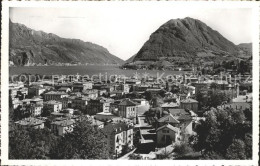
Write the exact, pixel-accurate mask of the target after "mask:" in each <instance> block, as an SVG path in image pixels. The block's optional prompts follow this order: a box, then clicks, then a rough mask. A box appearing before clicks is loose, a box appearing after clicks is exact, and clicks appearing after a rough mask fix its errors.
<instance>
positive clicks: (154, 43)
mask: <svg viewBox="0 0 260 166" xmlns="http://www.w3.org/2000/svg"><path fill="white" fill-rule="evenodd" d="M239 51H240V48H239V47H237V46H236V45H235V44H233V43H232V42H230V41H229V40H227V39H226V38H225V37H223V36H222V35H221V34H220V33H219V32H217V31H215V30H213V29H211V28H210V27H209V26H207V25H206V24H205V23H203V22H201V21H200V20H197V19H193V18H189V17H186V18H184V19H172V20H169V21H168V22H166V23H165V24H163V25H162V26H160V27H159V28H158V29H157V30H156V31H155V32H153V33H152V34H151V36H150V38H149V40H148V41H146V42H145V43H144V45H143V47H142V48H141V49H140V50H139V51H138V53H137V54H136V56H135V57H134V58H133V62H136V61H143V62H144V61H161V60H164V61H165V60H166V61H168V62H171V63H173V64H180V63H182V64H183V63H185V64H199V63H202V62H212V61H218V62H219V61H225V60H228V59H233V58H235V57H236V56H237V55H238V52H239Z"/></svg>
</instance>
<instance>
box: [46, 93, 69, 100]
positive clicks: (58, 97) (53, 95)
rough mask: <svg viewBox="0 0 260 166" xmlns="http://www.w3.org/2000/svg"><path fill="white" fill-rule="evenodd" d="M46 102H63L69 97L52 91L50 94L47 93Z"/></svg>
mask: <svg viewBox="0 0 260 166" xmlns="http://www.w3.org/2000/svg"><path fill="white" fill-rule="evenodd" d="M43 96H44V100H45V101H48V100H61V99H62V98H64V97H68V96H69V95H68V94H67V93H65V92H57V91H50V92H48V93H45V94H44V95H43Z"/></svg>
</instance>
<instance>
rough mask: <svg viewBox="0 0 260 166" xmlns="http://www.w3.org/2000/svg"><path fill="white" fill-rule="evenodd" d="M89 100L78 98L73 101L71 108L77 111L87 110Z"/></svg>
mask: <svg viewBox="0 0 260 166" xmlns="http://www.w3.org/2000/svg"><path fill="white" fill-rule="evenodd" d="M88 101H89V99H88V98H86V97H76V98H75V99H72V102H71V107H72V108H75V109H80V110H85V109H86V108H87V105H88Z"/></svg>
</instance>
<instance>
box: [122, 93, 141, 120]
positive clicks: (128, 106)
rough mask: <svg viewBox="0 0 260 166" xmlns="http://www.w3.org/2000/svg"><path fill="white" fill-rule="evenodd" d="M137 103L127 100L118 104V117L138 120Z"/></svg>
mask: <svg viewBox="0 0 260 166" xmlns="http://www.w3.org/2000/svg"><path fill="white" fill-rule="evenodd" d="M137 105H138V104H137V103H135V102H134V101H132V100H130V99H128V98H126V99H123V100H122V101H121V102H120V103H119V104H118V116H121V117H123V118H128V119H135V118H136V115H137V114H136V110H137Z"/></svg>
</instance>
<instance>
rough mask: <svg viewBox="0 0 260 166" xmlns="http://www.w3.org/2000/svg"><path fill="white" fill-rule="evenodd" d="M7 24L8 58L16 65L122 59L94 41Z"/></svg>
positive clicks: (120, 61) (118, 61)
mask: <svg viewBox="0 0 260 166" xmlns="http://www.w3.org/2000/svg"><path fill="white" fill-rule="evenodd" d="M9 21H10V24H9V37H10V40H9V44H10V61H11V62H12V63H13V64H15V65H31V64H39V63H41V64H45V63H47V64H53V63H71V62H80V63H83V64H84V63H95V64H121V63H123V60H121V59H120V58H118V57H116V56H114V55H112V54H111V53H109V51H108V50H107V49H106V48H104V47H102V46H99V45H97V44H94V43H91V42H84V41H82V40H80V39H66V38H61V37H59V36H57V35H56V34H53V33H46V32H43V31H36V30H33V29H31V28H28V27H26V26H25V25H23V24H19V23H12V21H11V20H9Z"/></svg>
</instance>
